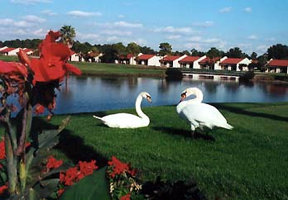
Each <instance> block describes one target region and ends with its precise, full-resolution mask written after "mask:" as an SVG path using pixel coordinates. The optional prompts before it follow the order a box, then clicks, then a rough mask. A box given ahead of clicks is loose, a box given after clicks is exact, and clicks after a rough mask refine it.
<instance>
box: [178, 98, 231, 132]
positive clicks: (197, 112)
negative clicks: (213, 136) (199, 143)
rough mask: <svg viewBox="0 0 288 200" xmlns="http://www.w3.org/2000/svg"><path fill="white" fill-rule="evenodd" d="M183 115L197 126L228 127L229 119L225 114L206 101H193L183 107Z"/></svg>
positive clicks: (181, 114)
mask: <svg viewBox="0 0 288 200" xmlns="http://www.w3.org/2000/svg"><path fill="white" fill-rule="evenodd" d="M179 115H180V116H181V117H184V118H186V119H187V120H188V121H189V122H191V123H192V124H194V125H195V126H196V127H198V126H200V127H204V126H206V127H208V128H213V127H214V126H219V127H223V128H227V121H226V119H225V118H224V117H223V115H222V114H221V113H220V112H219V111H218V110H217V109H216V108H215V107H214V106H211V105H208V104H205V103H191V104H187V105H186V106H184V107H183V108H182V111H181V113H180V114H179Z"/></svg>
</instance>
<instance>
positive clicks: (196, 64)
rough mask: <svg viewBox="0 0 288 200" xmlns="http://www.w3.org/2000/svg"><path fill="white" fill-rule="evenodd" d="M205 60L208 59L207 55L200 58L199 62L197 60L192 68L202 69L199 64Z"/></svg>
mask: <svg viewBox="0 0 288 200" xmlns="http://www.w3.org/2000/svg"><path fill="white" fill-rule="evenodd" d="M205 58H206V55H204V56H202V57H200V58H198V59H197V60H195V61H194V62H193V67H192V68H193V69H200V68H201V66H200V64H199V62H200V61H201V60H203V59H205Z"/></svg>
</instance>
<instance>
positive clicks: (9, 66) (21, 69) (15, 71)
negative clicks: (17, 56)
mask: <svg viewBox="0 0 288 200" xmlns="http://www.w3.org/2000/svg"><path fill="white" fill-rule="evenodd" d="M0 74H3V75H8V76H11V77H12V79H13V78H14V79H18V78H19V77H18V76H19V75H20V76H22V77H25V78H26V77H27V76H28V71H27V68H26V67H25V66H24V65H23V64H21V63H18V62H4V61H2V60H0Z"/></svg>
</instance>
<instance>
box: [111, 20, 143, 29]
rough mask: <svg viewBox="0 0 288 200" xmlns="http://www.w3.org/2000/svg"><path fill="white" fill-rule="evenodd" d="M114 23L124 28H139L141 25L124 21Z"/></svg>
mask: <svg viewBox="0 0 288 200" xmlns="http://www.w3.org/2000/svg"><path fill="white" fill-rule="evenodd" d="M114 25H115V26H118V27H126V28H141V27H143V24H137V23H129V22H125V21H119V22H114Z"/></svg>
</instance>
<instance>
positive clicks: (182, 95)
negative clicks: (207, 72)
mask: <svg viewBox="0 0 288 200" xmlns="http://www.w3.org/2000/svg"><path fill="white" fill-rule="evenodd" d="M186 94H187V91H185V92H183V93H182V94H181V99H180V102H181V101H183V100H184V99H186V97H187V96H186Z"/></svg>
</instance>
